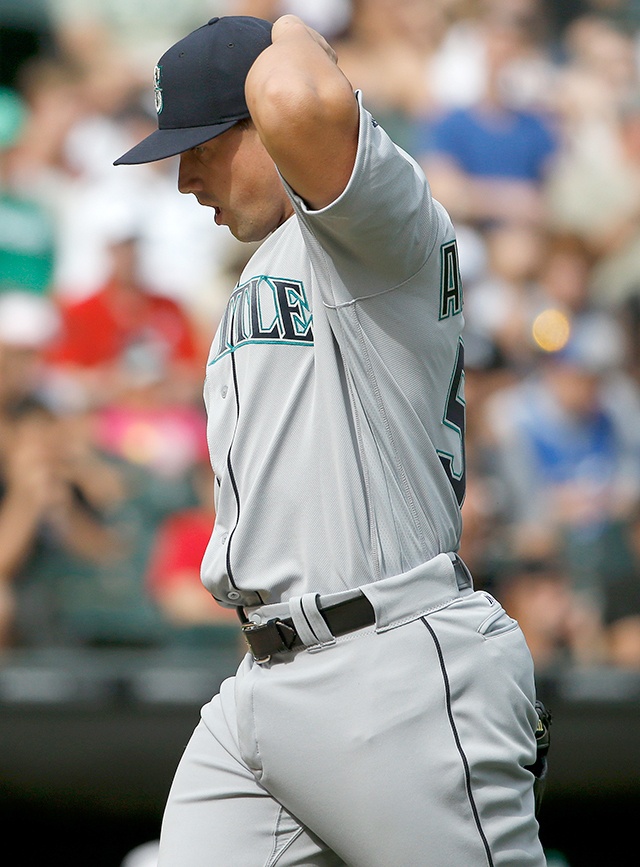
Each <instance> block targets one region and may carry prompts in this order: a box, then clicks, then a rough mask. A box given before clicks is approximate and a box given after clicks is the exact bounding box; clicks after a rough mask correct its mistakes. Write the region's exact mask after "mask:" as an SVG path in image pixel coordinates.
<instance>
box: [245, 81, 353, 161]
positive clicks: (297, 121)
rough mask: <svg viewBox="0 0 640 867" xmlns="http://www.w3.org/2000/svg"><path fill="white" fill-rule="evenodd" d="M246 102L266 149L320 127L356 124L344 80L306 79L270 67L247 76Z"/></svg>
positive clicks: (291, 141)
mask: <svg viewBox="0 0 640 867" xmlns="http://www.w3.org/2000/svg"><path fill="white" fill-rule="evenodd" d="M246 97H247V105H248V106H249V111H250V112H251V116H252V118H253V120H254V123H255V125H256V127H257V129H258V132H259V133H260V136H261V138H262V140H263V141H264V143H265V145H266V147H267V149H271V148H270V146H272V147H273V149H274V150H275V151H280V150H281V149H282V147H283V146H285V147H286V145H287V142H289V144H290V145H293V146H295V145H296V144H297V143H298V142H299V143H303V142H304V141H305V139H307V138H308V137H312V136H313V135H314V134H317V133H318V131H320V130H322V131H323V132H324V133H325V134H326V132H327V131H331V130H336V131H339V130H343V129H345V128H347V127H349V126H355V125H357V107H356V100H355V97H354V94H353V91H352V90H351V87H350V85H349V84H348V82H346V80H341V79H340V78H339V77H337V76H336V77H334V76H330V77H327V80H317V79H306V78H305V77H303V76H301V77H297V76H295V75H291V74H286V70H274V71H272V73H271V74H269V75H266V76H262V77H261V79H260V80H259V81H254V80H252V79H251V78H247V90H246Z"/></svg>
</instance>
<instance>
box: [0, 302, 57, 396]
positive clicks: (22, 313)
mask: <svg viewBox="0 0 640 867" xmlns="http://www.w3.org/2000/svg"><path fill="white" fill-rule="evenodd" d="M59 327H60V318H59V315H58V311H57V309H56V307H55V306H54V304H53V303H52V302H51V301H50V299H48V298H46V297H42V296H39V295H32V294H31V293H28V292H5V293H4V294H0V412H2V409H3V407H5V406H7V405H9V404H12V403H15V402H16V401H19V400H21V399H22V398H25V397H40V398H41V399H43V400H46V399H47V397H46V396H47V379H48V370H47V365H46V360H45V356H46V352H47V350H48V347H49V346H50V345H51V344H52V342H53V341H54V339H55V338H56V336H57V334H58V333H59Z"/></svg>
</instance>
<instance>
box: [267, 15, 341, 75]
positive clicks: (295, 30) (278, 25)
mask: <svg viewBox="0 0 640 867" xmlns="http://www.w3.org/2000/svg"><path fill="white" fill-rule="evenodd" d="M301 33H302V34H303V35H306V36H308V37H310V38H311V39H312V40H313V41H314V42H315V43H316V44H317V45H319V46H320V48H322V50H323V51H324V53H325V54H326V55H327V56H328V57H329V58H330V59H331V60H332V61H333V63H335V64H337V63H338V55H337V54H336V52H335V51H334V50H333V48H332V47H331V46H330V45H329V43H328V42H327V40H326V39H325V38H324V36H322V34H321V33H318V32H317V30H314V29H313V28H312V27H309V25H308V24H305V23H304V21H303V20H302V19H301V18H298V16H297V15H283V16H282V17H281V18H278V20H277V21H276V22H275V24H274V25H273V30H272V31H271V41H272V42H274V43H275V42H277V41H279V40H281V39H288V38H296V39H299V38H300V35H301Z"/></svg>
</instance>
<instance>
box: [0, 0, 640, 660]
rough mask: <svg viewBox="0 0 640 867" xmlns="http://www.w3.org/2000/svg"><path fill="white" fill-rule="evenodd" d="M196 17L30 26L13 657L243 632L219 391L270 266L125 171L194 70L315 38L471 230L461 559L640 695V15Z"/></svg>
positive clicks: (238, 6) (548, 656)
mask: <svg viewBox="0 0 640 867" xmlns="http://www.w3.org/2000/svg"><path fill="white" fill-rule="evenodd" d="M18 5H19V4H18ZM176 5H177V4H164V3H159V4H154V16H153V17H151V16H149V14H148V5H147V4H143V3H140V4H136V3H130V4H122V3H119V2H117V0H93V2H91V3H79V2H78V3H74V2H73V0H49V3H46V2H44V0H42V2H41V3H35V4H34V5H33V9H32V6H31V4H30V3H28V4H23V5H22V6H20V9H21V10H22V11H21V13H20V15H17V14H16V11H15V10H16V9H17V8H18V6H17V5H16V4H12V3H7V2H6V0H1V2H0V49H1V51H0V646H3V647H6V648H12V647H25V646H26V647H30V646H51V645H64V646H69V645H78V646H102V645H127V646H158V645H166V644H167V643H174V642H188V643H189V642H199V641H205V640H208V638H211V637H212V636H214V634H219V631H220V629H224V628H231V627H233V625H234V624H235V622H236V619H235V616H234V615H233V613H230V612H228V611H226V610H225V609H222V608H220V607H219V606H218V605H217V604H216V603H215V602H214V601H213V600H212V599H211V597H210V596H209V595H208V594H207V593H206V591H204V589H203V588H202V587H201V585H200V583H199V562H200V558H201V557H202V554H203V552H204V548H205V546H206V543H207V540H208V536H209V533H210V530H211V526H212V524H213V521H214V520H215V514H214V510H213V503H212V491H213V485H212V479H211V471H210V468H209V465H208V455H207V448H206V439H205V418H204V407H203V403H202V382H203V371H204V365H205V362H206V356H207V351H208V345H209V342H210V340H211V338H212V336H213V333H214V331H215V328H216V325H217V322H218V319H219V316H220V314H221V312H222V310H223V307H224V304H225V300H226V297H227V296H228V294H229V293H230V291H231V289H232V288H233V285H234V283H235V280H236V279H237V277H238V275H239V273H240V269H241V267H242V265H243V264H244V262H245V261H246V260H247V258H248V257H249V255H250V254H251V253H252V252H253V247H252V246H251V245H241V244H239V243H238V242H235V241H234V239H233V238H232V237H231V236H230V235H229V234H228V232H227V231H226V230H225V229H219V228H217V227H216V226H215V225H214V224H213V222H212V219H211V215H210V213H209V212H208V211H207V210H205V209H200V208H199V207H198V206H197V203H196V202H195V201H194V200H193V199H192V198H191V197H181V196H179V195H178V194H177V192H176V188H175V187H176V174H177V165H176V161H175V160H165V161H162V162H160V163H154V164H149V165H147V166H140V167H136V168H130V167H120V168H114V167H113V165H112V162H113V160H114V159H115V158H116V157H118V156H119V155H120V154H121V153H123V152H124V151H125V150H127V149H128V147H130V146H131V145H132V144H134V143H136V142H137V141H139V140H140V138H141V137H143V136H144V135H145V134H147V132H149V131H151V130H152V129H154V128H155V125H156V121H155V111H154V107H153V91H152V85H151V81H150V79H151V71H152V69H153V66H154V65H155V62H156V60H157V57H158V56H159V55H160V54H161V53H162V51H164V49H165V48H166V47H167V46H168V45H169V44H171V42H173V41H175V39H176V38H179V36H181V35H183V34H185V33H187V32H188V31H189V30H191V29H193V28H194V27H196V26H198V25H199V24H201V23H203V22H204V21H206V20H208V18H209V17H211V16H212V15H216V14H249V15H258V16H260V17H264V18H269V19H271V20H275V18H276V17H277V16H278V15H280V14H283V13H285V12H295V13H297V14H300V15H301V16H302V17H303V18H304V19H305V20H306V21H308V23H310V24H311V25H313V26H314V27H316V28H317V29H319V30H320V31H321V32H322V33H323V34H324V35H325V36H327V38H329V39H330V40H331V42H332V44H333V45H334V47H335V48H336V50H337V53H338V57H339V61H340V64H341V66H342V68H343V69H344V71H345V73H346V74H347V76H348V77H349V79H350V80H351V82H352V84H353V85H354V87H355V88H358V89H361V90H362V91H363V94H364V99H365V103H366V104H367V106H368V108H369V109H370V110H371V111H372V112H373V113H374V115H375V116H376V118H377V119H378V121H379V122H380V123H381V124H382V125H383V126H385V128H386V129H387V130H388V131H389V133H390V134H391V136H392V137H393V138H394V140H395V141H396V142H397V143H398V144H399V145H400V146H401V147H403V148H404V149H405V150H406V151H407V152H408V153H409V154H410V155H411V156H412V157H413V158H414V159H415V160H416V161H418V162H419V163H421V164H422V165H423V166H424V168H425V170H426V172H427V176H428V178H429V180H430V182H431V186H432V189H433V193H434V196H435V197H436V198H437V199H439V200H440V201H441V202H442V203H443V204H444V205H445V207H446V208H447V209H448V210H449V212H450V214H451V216H452V218H453V220H454V222H455V224H456V228H457V231H458V238H459V248H460V263H461V270H462V278H463V283H464V291H465V323H466V325H465V354H466V382H465V394H466V403H467V432H466V433H467V496H466V501H465V504H464V507H463V517H464V534H463V540H462V548H461V555H462V556H463V557H464V559H465V560H466V562H467V563H468V565H469V567H470V568H471V570H472V572H473V573H474V576H475V579H476V583H477V585H478V586H479V587H483V588H486V589H487V590H490V591H491V592H493V593H495V594H496V595H497V596H498V598H499V599H500V600H501V601H502V603H503V604H504V605H505V607H506V608H507V609H508V610H509V612H510V613H511V614H512V615H513V616H514V617H516V618H517V619H518V620H519V621H520V623H521V625H522V627H523V630H524V632H525V635H526V637H527V640H528V642H529V646H530V648H531V650H532V653H533V656H534V660H535V662H536V665H537V666H538V667H539V668H541V669H542V668H545V667H547V666H553V665H559V664H563V663H567V664H578V665H609V664H611V665H617V666H627V667H635V668H640V339H639V338H640V0H570V2H569V0H567V2H563V3H556V2H553V0H304V2H303V0H208V2H206V0H191V2H189V3H183V4H179V5H180V8H179V9H177V8H173V7H175V6H176ZM36 9H37V10H38V13H37V15H36V14H35V12H34V10H36ZM29 10H31V12H32V14H31V17H30V16H29V14H28V12H29ZM136 10H138V12H139V14H136ZM36 19H37V24H36ZM150 19H151V20H150ZM43 22H45V24H46V26H45V24H43ZM18 49H20V50H21V51H22V54H21V55H20V54H19V52H18ZM12 57H13V58H14V62H13V63H10V62H9V61H10V60H11V58H12Z"/></svg>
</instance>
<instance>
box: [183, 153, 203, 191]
mask: <svg viewBox="0 0 640 867" xmlns="http://www.w3.org/2000/svg"><path fill="white" fill-rule="evenodd" d="M200 189H202V182H201V180H200V177H199V174H198V171H197V162H196V160H195V159H194V156H193V154H192V153H191V151H185V152H184V153H182V154H180V165H179V168H178V190H179V191H180V192H181V193H196V192H197V191H198V190H200Z"/></svg>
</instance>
